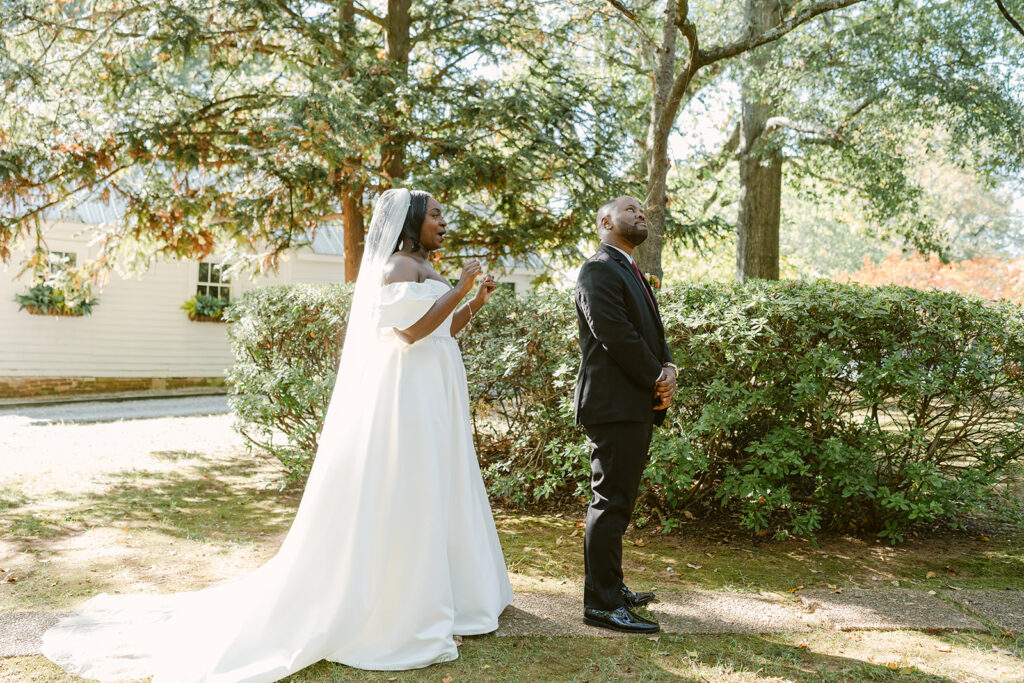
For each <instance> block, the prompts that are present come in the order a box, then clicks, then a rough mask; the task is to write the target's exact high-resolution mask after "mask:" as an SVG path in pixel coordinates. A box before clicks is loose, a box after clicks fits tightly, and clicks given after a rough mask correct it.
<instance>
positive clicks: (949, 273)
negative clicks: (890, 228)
mask: <svg viewBox="0 0 1024 683" xmlns="http://www.w3.org/2000/svg"><path fill="white" fill-rule="evenodd" d="M836 280H838V281H839V282H859V283H861V284H864V285H889V284H893V285H901V286H904V287H914V288H916V289H941V290H946V291H954V292H959V293H960V294H973V295H976V296H980V297H983V298H985V299H1009V300H1010V301H1016V302H1018V303H1024V258H1017V259H1005V258H1000V257H998V256H992V255H988V256H975V257H974V258H972V259H968V260H966V261H953V262H950V263H946V264H943V263H942V262H941V261H939V259H938V258H937V257H935V256H930V257H928V258H924V257H922V256H921V255H920V254H916V253H914V254H901V253H900V252H898V251H896V252H892V253H891V254H889V255H888V256H887V257H886V258H885V260H884V261H881V262H880V263H878V264H877V265H876V264H875V263H873V262H872V261H871V259H870V258H869V257H867V256H865V257H864V265H863V266H862V267H861V269H860V270H858V271H857V272H855V273H844V274H843V275H840V276H839V277H837V278H836Z"/></svg>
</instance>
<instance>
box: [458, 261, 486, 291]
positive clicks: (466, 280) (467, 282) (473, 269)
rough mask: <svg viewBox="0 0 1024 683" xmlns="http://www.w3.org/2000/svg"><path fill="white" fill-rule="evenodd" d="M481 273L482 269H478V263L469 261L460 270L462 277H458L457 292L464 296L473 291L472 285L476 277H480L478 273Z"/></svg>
mask: <svg viewBox="0 0 1024 683" xmlns="http://www.w3.org/2000/svg"><path fill="white" fill-rule="evenodd" d="M482 272H483V269H482V268H481V267H480V262H479V261H477V260H476V259H471V260H470V261H469V262H468V263H467V264H466V265H465V266H463V268H462V275H460V276H459V285H458V289H459V291H461V292H462V293H463V294H464V295H465V294H468V293H469V290H471V289H473V283H474V282H475V281H476V279H477V278H478V277H480V273H482Z"/></svg>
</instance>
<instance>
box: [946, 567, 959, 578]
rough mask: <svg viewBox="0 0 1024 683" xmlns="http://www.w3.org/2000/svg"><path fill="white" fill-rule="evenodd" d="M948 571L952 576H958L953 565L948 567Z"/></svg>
mask: <svg viewBox="0 0 1024 683" xmlns="http://www.w3.org/2000/svg"><path fill="white" fill-rule="evenodd" d="M946 573H947V574H949V575H950V576H956V574H957V572H956V570H955V569H953V568H952V567H946Z"/></svg>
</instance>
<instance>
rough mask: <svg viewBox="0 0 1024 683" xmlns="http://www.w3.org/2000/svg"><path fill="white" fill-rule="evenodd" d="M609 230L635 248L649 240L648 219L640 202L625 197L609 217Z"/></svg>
mask: <svg viewBox="0 0 1024 683" xmlns="http://www.w3.org/2000/svg"><path fill="white" fill-rule="evenodd" d="M607 229H608V230H610V231H611V232H613V233H615V234H616V235H618V236H619V237H621V238H622V239H624V240H626V241H627V242H629V243H630V244H632V245H633V246H634V247H635V246H639V245H640V244H642V243H643V241H644V240H645V239H647V219H646V218H644V209H643V207H642V206H641V205H640V200H638V199H636V198H635V197H623V198H621V199H620V200H619V201H618V203H617V204H616V205H615V208H614V209H612V211H611V213H610V214H609V215H608V225H607Z"/></svg>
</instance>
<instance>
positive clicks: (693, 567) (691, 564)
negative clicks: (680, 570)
mask: <svg viewBox="0 0 1024 683" xmlns="http://www.w3.org/2000/svg"><path fill="white" fill-rule="evenodd" d="M686 566H687V567H689V568H690V569H703V568H704V567H702V566H700V565H699V564H696V563H694V562H687V563H686Z"/></svg>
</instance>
